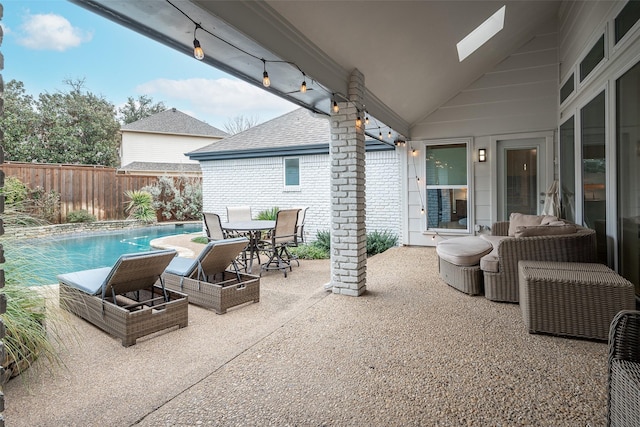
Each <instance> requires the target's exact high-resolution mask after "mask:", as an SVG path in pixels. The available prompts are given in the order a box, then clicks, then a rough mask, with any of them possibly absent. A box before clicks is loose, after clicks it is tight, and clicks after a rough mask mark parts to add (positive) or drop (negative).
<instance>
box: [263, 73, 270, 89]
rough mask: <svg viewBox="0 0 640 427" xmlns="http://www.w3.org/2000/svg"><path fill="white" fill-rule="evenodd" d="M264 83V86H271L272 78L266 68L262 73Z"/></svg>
mask: <svg viewBox="0 0 640 427" xmlns="http://www.w3.org/2000/svg"><path fill="white" fill-rule="evenodd" d="M262 85H263V86H264V87H269V86H271V80H269V73H267V71H266V70H265V72H264V73H262Z"/></svg>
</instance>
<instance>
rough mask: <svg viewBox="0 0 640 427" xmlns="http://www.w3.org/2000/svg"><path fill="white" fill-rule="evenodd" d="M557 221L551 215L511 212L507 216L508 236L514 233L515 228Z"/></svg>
mask: <svg viewBox="0 0 640 427" xmlns="http://www.w3.org/2000/svg"><path fill="white" fill-rule="evenodd" d="M554 221H558V218H557V217H555V216H553V215H527V214H522V213H518V212H513V213H512V214H511V215H510V217H509V236H511V237H513V236H515V235H516V228H517V227H520V226H528V225H546V224H549V223H551V222H554Z"/></svg>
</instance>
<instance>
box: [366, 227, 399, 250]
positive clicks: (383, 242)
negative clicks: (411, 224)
mask: <svg viewBox="0 0 640 427" xmlns="http://www.w3.org/2000/svg"><path fill="white" fill-rule="evenodd" d="M397 244H398V236H396V235H395V234H393V233H391V232H389V231H387V230H385V231H383V232H379V231H377V230H375V231H372V232H370V233H367V256H373V255H376V254H380V253H382V252H384V251H386V250H387V249H389V248H392V247H394V246H396V245H397Z"/></svg>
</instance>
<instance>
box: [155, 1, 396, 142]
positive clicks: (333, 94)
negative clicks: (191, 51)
mask: <svg viewBox="0 0 640 427" xmlns="http://www.w3.org/2000/svg"><path fill="white" fill-rule="evenodd" d="M165 1H166V2H167V3H169V4H170V5H171V6H173V8H174V9H176V10H177V11H178V12H180V13H181V14H182V15H183V16H184V17H185V18H187V19H188V20H189V21H191V22H192V23H193V25H194V26H195V28H196V29H199V30H201V31H204V32H205V33H207V34H209V35H210V36H211V37H214V38H216V39H217V40H220V41H221V42H223V43H225V44H227V45H228V46H230V47H232V48H234V49H236V50H238V51H240V52H242V53H244V54H245V55H247V56H250V57H251V58H254V59H256V60H258V61H261V62H262V63H263V65H264V71H265V73H266V64H267V63H272V64H288V65H290V66H292V67H295V68H296V69H297V70H298V71H300V73H301V74H302V79H303V80H302V81H303V83H304V86H305V87H306V86H307V85H306V78H307V77H308V75H307V74H306V73H305V72H304V71H303V70H302V68H300V66H298V64H296V63H295V62H293V61H286V60H281V59H265V58H263V57H260V56H258V55H254V54H253V53H251V52H249V51H247V50H245V49H242V48H241V47H239V46H236V45H235V44H233V43H231V42H229V41H228V40H225V39H223V38H222V37H220V36H218V35H216V34H214V33H213V32H211V31H209V30H207V29H206V28H204V27H203V26H202V24H200V23H198V22H196V21H194V20H193V19H192V18H191V17H190V16H189V15H187V14H186V13H185V12H184V11H183V10H182V9H180V8H179V7H178V6H176V5H175V4H173V3H172V2H171V0H165ZM194 36H195V31H194ZM194 39H195V37H194ZM310 81H311V84H312V85H314V86H316V87H318V88H320V89H322V90H323V91H324V92H325V93H327V94H328V95H331V98H332V102H334V103H335V102H336V97H339V98H341V99H342V100H343V101H344V102H347V103H349V104H351V105H352V106H354V107H355V108H356V110H357V111H358V116H359V115H360V113H361V112H364V114H365V117H367V118H368V117H369V116H368V112H367V110H366V109H365V108H364V105H362V106H361V107H360V106H358V105H357V104H356V103H355V102H353V101H352V100H350V99H349V98H348V97H347V96H346V95H344V94H342V93H339V92H332V91H330V90H329V89H327V88H326V87H324V86H323V85H322V84H320V83H319V82H318V81H317V80H315V79H313V78H312V79H310ZM374 121H375V122H376V125H377V129H378V130H380V131H381V129H382V126H380V124H379V123H378V121H377V120H376V119H374ZM374 129H375V127H374ZM391 131H392V129H391V127H389V135H391ZM380 134H382V132H380ZM369 136H371V137H372V138H374V139H377V140H379V141H380V142H382V143H384V144H387V145H391V146H394V144H392V143H388V142H387V141H385V140H384V139H383V138H381V137H376V136H374V135H371V134H369Z"/></svg>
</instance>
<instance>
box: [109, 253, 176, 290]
mask: <svg viewBox="0 0 640 427" xmlns="http://www.w3.org/2000/svg"><path fill="white" fill-rule="evenodd" d="M176 254H177V252H176V251H175V250H173V249H167V250H162V251H150V252H140V253H137V254H126V255H122V256H120V258H118V261H117V262H116V263H115V265H114V266H113V268H112V269H111V272H110V273H109V275H108V276H107V277H106V278H105V280H104V283H103V285H102V298H103V299H104V298H105V296H111V295H112V294H116V295H120V294H124V293H127V292H133V291H138V290H141V289H146V288H149V287H151V286H152V285H153V284H154V283H156V282H157V281H158V279H159V278H160V276H161V275H162V273H163V272H164V269H165V268H167V266H168V265H169V263H170V262H171V260H172V259H173V258H174V257H175V256H176Z"/></svg>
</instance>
